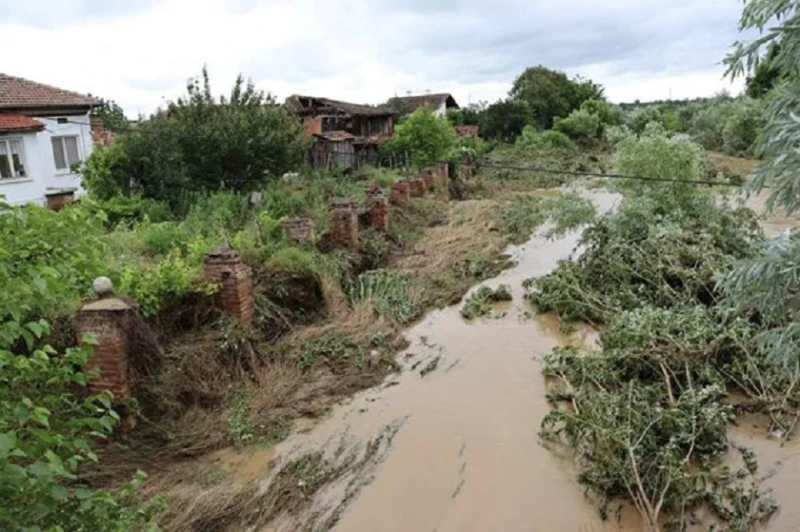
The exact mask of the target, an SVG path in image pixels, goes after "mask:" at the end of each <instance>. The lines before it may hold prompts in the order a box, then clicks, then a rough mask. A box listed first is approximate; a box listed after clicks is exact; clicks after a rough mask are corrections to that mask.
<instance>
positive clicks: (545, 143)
mask: <svg viewBox="0 0 800 532" xmlns="http://www.w3.org/2000/svg"><path fill="white" fill-rule="evenodd" d="M515 146H516V147H518V148H523V149H524V148H546V149H547V148H549V149H555V150H565V151H570V152H574V151H577V149H578V147H577V146H576V145H575V143H574V142H572V140H570V138H569V137H568V136H566V135H565V134H564V133H562V132H561V131H555V130H552V129H548V130H547V131H542V132H539V131H537V130H536V128H534V127H533V126H525V128H524V129H523V130H522V135H520V137H519V138H518V139H517V142H516V144H515Z"/></svg>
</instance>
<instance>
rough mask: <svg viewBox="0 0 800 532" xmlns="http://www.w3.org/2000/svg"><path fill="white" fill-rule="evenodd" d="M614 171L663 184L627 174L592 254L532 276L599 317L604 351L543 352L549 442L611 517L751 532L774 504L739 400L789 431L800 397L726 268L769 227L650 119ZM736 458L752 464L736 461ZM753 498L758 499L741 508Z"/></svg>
mask: <svg viewBox="0 0 800 532" xmlns="http://www.w3.org/2000/svg"><path fill="white" fill-rule="evenodd" d="M614 161H615V165H616V169H617V170H618V171H619V172H620V173H624V174H627V175H646V176H651V177H657V178H664V179H665V181H636V180H624V181H620V182H619V183H618V184H617V185H616V186H617V189H618V191H619V192H621V193H622V195H623V199H622V202H621V204H620V205H619V207H618V208H617V209H616V210H615V211H614V212H611V213H608V214H605V215H602V216H600V217H599V218H598V219H597V220H596V221H595V222H593V223H592V224H590V225H589V227H588V228H587V229H586V230H585V231H584V232H583V235H582V237H581V240H580V248H581V251H580V252H576V256H575V257H573V258H572V259H570V260H567V261H562V262H561V263H560V264H559V266H558V267H557V268H556V269H555V270H554V271H553V272H552V273H550V274H548V275H545V276H543V277H541V278H538V279H532V280H529V281H526V283H525V284H526V287H527V290H528V297H529V298H530V299H531V300H532V301H533V302H534V303H535V304H536V305H537V307H538V308H539V309H540V310H541V311H555V312H557V313H558V314H559V315H560V317H561V318H562V319H564V320H565V321H570V320H581V321H588V322H593V323H602V324H605V325H606V328H605V329H604V330H603V333H602V334H601V343H602V348H603V350H602V353H599V354H591V355H589V354H584V353H581V352H579V351H577V350H574V349H571V348H569V349H558V350H556V351H555V352H554V353H553V354H551V355H549V356H547V357H546V359H545V369H544V372H545V375H546V376H547V377H548V378H549V381H550V392H549V397H550V399H551V400H552V401H553V402H554V405H555V409H554V410H553V411H552V412H551V414H549V415H548V416H547V417H546V418H545V420H544V421H543V423H542V436H543V438H544V439H545V440H547V441H549V442H550V443H551V444H566V445H568V446H569V447H571V448H572V449H573V451H574V453H575V460H576V465H577V467H578V470H579V479H580V480H581V482H582V483H584V484H585V485H586V486H587V488H588V489H589V491H590V492H591V493H592V494H593V495H594V496H595V497H596V498H597V500H598V504H599V505H600V507H601V509H602V510H603V512H604V513H607V512H608V511H609V508H610V505H611V503H613V502H614V501H617V500H626V501H629V502H630V503H632V504H633V505H634V506H635V507H636V508H637V510H639V512H640V513H641V514H642V516H643V518H644V522H645V525H646V526H647V527H648V528H649V529H653V530H659V529H661V528H662V527H667V528H670V527H674V528H675V529H678V530H680V529H683V528H684V527H685V526H686V525H687V523H688V520H693V519H694V517H693V515H694V513H695V512H696V511H698V510H699V509H701V508H705V509H709V510H711V511H712V513H713V514H714V515H715V516H716V518H718V519H719V520H721V521H722V522H724V524H725V528H726V529H730V530H750V529H751V528H752V526H753V525H754V524H755V523H757V522H759V521H763V520H765V519H767V518H768V517H769V516H770V515H771V514H772V513H773V512H774V511H775V509H776V506H775V504H774V502H773V501H771V500H770V498H769V497H768V496H767V495H766V494H764V493H763V491H762V490H761V488H760V484H759V480H758V475H757V465H756V464H755V460H754V459H753V456H752V453H750V452H749V451H747V450H744V449H742V450H738V449H734V448H733V446H732V444H731V443H730V442H729V440H728V438H727V429H728V426H729V424H730V422H731V421H732V420H733V419H734V418H735V417H736V414H737V410H736V409H735V408H734V407H733V406H731V405H729V404H728V401H727V394H728V393H730V392H736V393H738V394H741V395H742V396H743V397H744V398H745V401H744V402H740V403H738V406H737V408H745V409H749V410H754V411H759V412H765V413H769V414H770V416H771V419H772V424H773V427H772V428H775V429H778V430H780V431H781V432H782V433H784V432H785V431H788V430H789V429H790V427H791V425H792V424H793V419H794V418H795V415H796V411H797V407H798V405H800V402H798V399H800V396H798V394H797V392H796V391H795V383H796V381H797V378H796V376H795V374H793V373H788V372H784V371H783V370H782V369H781V368H779V367H778V366H774V365H771V364H770V363H769V362H768V361H767V359H766V358H765V357H764V356H763V353H762V351H761V349H760V347H759V342H758V338H759V336H760V334H761V331H762V330H763V327H764V322H763V321H762V320H761V319H756V318H755V316H754V315H752V314H750V315H748V314H741V313H736V312H732V311H731V309H730V308H729V306H728V304H727V302H728V297H729V291H728V290H724V289H722V288H721V287H719V286H717V280H718V276H719V275H720V274H724V273H725V272H728V271H730V270H731V268H733V267H734V265H735V264H737V263H738V261H741V260H753V259H754V258H755V257H756V256H757V255H758V253H759V250H760V247H761V245H762V243H763V242H764V236H763V233H762V232H761V229H760V228H759V226H758V224H757V220H756V217H755V215H754V213H752V212H751V211H749V210H747V209H744V208H735V207H731V206H729V202H727V201H725V200H724V199H720V198H719V197H717V195H715V194H714V193H713V192H712V191H711V190H709V189H708V188H706V187H701V186H697V185H695V184H690V183H686V182H684V183H675V182H672V181H666V180H673V179H674V180H682V181H692V180H700V179H703V177H704V176H705V175H706V173H707V161H706V155H705V152H704V151H703V150H702V148H700V147H699V146H698V145H696V144H694V143H693V142H692V141H691V140H689V139H688V138H686V137H682V136H679V135H678V136H669V135H668V134H667V133H666V132H664V131H663V128H659V127H653V126H648V128H646V130H645V131H644V132H643V133H642V134H641V135H640V136H636V135H633V134H627V135H625V136H624V138H623V139H622V140H621V141H619V142H618V143H617V144H616V152H615V157H614ZM734 451H736V452H739V453H740V454H742V456H743V458H744V462H745V464H746V467H745V468H743V469H742V470H741V471H735V470H733V471H732V470H730V468H729V467H728V466H727V462H726V460H728V455H729V454H730V453H731V452H734ZM743 500H747V501H748V503H747V504H742V501H743Z"/></svg>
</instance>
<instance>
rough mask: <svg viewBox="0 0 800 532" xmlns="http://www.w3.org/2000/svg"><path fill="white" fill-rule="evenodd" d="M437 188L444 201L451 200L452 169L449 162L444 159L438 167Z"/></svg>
mask: <svg viewBox="0 0 800 532" xmlns="http://www.w3.org/2000/svg"><path fill="white" fill-rule="evenodd" d="M435 175H436V181H437V184H436V188H437V189H438V190H439V197H440V198H441V199H442V200H444V201H450V177H449V176H450V169H449V166H448V163H447V162H445V161H442V162H440V163H439V165H438V166H437V167H436V172H435Z"/></svg>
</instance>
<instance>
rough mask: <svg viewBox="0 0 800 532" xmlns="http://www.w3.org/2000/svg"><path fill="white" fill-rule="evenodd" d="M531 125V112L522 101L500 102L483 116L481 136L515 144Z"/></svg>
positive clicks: (487, 109) (494, 104) (493, 105)
mask: <svg viewBox="0 0 800 532" xmlns="http://www.w3.org/2000/svg"><path fill="white" fill-rule="evenodd" d="M530 123H531V110H530V107H529V106H528V104H527V103H526V102H524V101H521V100H500V101H498V102H495V103H493V104H492V105H490V106H489V107H487V108H486V110H485V111H484V112H483V113H482V114H481V121H480V131H481V136H483V137H485V138H487V139H496V140H502V141H504V142H514V141H515V140H516V139H517V137H518V136H519V135H520V134H521V133H522V130H523V128H524V127H525V126H527V125H529V124H530Z"/></svg>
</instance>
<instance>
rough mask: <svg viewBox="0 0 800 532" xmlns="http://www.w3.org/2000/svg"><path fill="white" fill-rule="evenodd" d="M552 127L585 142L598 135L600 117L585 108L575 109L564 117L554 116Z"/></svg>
mask: <svg viewBox="0 0 800 532" xmlns="http://www.w3.org/2000/svg"><path fill="white" fill-rule="evenodd" d="M553 129H555V130H556V131H560V132H561V133H563V134H565V135H566V136H568V137H569V138H571V139H573V140H577V141H580V142H586V141H589V140H592V139H597V138H599V137H600V117H599V116H598V115H596V114H592V113H591V112H589V111H588V110H586V109H577V110H575V111H572V113H570V115H569V116H567V117H566V118H556V120H555V122H554V123H553Z"/></svg>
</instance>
